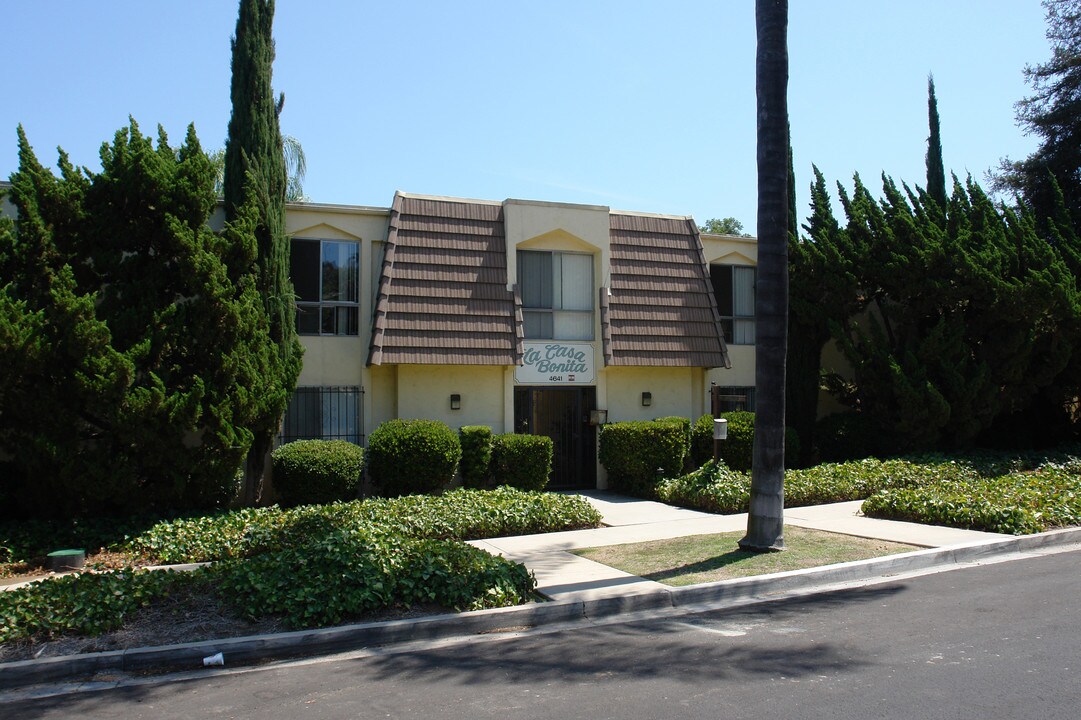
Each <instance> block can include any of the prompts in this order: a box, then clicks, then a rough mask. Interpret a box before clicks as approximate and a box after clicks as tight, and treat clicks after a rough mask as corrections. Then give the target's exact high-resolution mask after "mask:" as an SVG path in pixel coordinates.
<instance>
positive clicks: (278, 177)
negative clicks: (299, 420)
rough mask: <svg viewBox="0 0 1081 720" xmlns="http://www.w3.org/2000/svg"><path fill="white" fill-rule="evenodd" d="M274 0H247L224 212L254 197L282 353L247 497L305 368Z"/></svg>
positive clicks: (266, 298)
mask: <svg viewBox="0 0 1081 720" xmlns="http://www.w3.org/2000/svg"><path fill="white" fill-rule="evenodd" d="M273 22H274V0H241V2H240V11H239V14H238V17H237V23H236V34H235V35H234V37H233V42H232V49H233V59H232V71H233V77H232V88H231V96H232V102H233V114H232V117H230V119H229V134H228V137H227V138H226V141H225V183H224V184H225V188H224V189H225V214H226V219H227V220H230V221H232V220H234V219H236V218H237V217H238V216H240V215H241V214H242V212H243V211H242V208H243V207H244V206H245V204H246V203H248V202H253V203H254V204H255V206H256V209H257V214H258V220H257V223H256V240H257V247H258V264H259V283H258V287H259V291H260V293H261V294H262V296H263V304H264V309H265V311H266V314H267V318H268V320H269V323H270V335H271V338H272V340H273V341H274V342H275V343H276V344H277V346H278V353H277V355H276V356H275V357H274V358H273V361H272V362H271V363H270V365H269V366H268V367H266V368H265V369H264V371H265V372H266V373H267V374H268V375H267V377H268V378H270V379H272V382H271V383H270V384H271V386H272V389H271V391H270V392H268V394H267V395H266V397H264V398H263V400H264V403H263V412H262V413H261V415H260V417H259V420H258V422H257V423H256V425H255V426H254V427H252V428H251V430H252V433H253V434H254V436H255V437H254V440H253V442H252V446H251V450H250V451H249V454H248V461H247V464H246V467H245V482H244V496H243V500H244V502H245V503H247V504H252V503H254V502H255V501H256V500H257V499H258V497H259V491H260V487H261V481H262V476H263V472H264V468H265V464H266V454H267V452H268V451H269V450H270V448H271V446H272V445H273V442H274V436H275V435H276V433H277V431H278V427H279V425H280V423H281V418H282V415H283V414H284V413H285V408H286V406H287V404H288V402H289V396H290V395H291V393H292V391H293V389H294V388H295V386H296V380H297V376H298V375H299V374H300V356H301V353H302V350H301V347H300V342H299V341H298V340H297V336H296V325H295V323H296V308H295V305H294V296H293V286H292V283H291V282H290V281H289V238H288V237H287V236H286V234H285V197H286V188H287V185H288V181H287V177H286V169H285V158H284V154H283V147H282V135H281V129H280V127H279V125H278V116H279V114H280V113H281V110H282V106H283V105H284V103H285V96H284V95H281V96H279V98H278V99H277V100H275V98H274V91H273V89H272V87H271V72H272V65H273V63H274V39H273V35H272V26H273Z"/></svg>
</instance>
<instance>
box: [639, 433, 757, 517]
mask: <svg viewBox="0 0 1081 720" xmlns="http://www.w3.org/2000/svg"><path fill="white" fill-rule="evenodd" d="M710 420H712V418H710ZM750 496H751V478H750V477H748V476H747V475H744V474H743V473H740V472H736V471H734V470H730V469H729V468H728V467H727V466H726V465H725V464H724V463H723V462H719V463H717V462H713V461H712V460H708V461H706V463H705V464H703V465H702V467H700V468H698V469H697V470H692V471H691V472H689V473H687V474H686V475H682V476H680V477H678V478H665V479H664V480H662V481H661V482H660V483H659V484H658V486H657V498H658V499H659V500H662V501H663V502H666V503H671V504H673V505H681V506H683V507H690V508H695V509H696V510H705V511H706V512H714V513H737V512H747V507H748V504H749V502H750Z"/></svg>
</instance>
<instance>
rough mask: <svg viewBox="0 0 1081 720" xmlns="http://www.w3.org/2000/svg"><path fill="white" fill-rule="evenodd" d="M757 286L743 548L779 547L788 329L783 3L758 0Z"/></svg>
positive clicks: (785, 20) (785, 28)
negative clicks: (747, 504) (753, 398)
mask: <svg viewBox="0 0 1081 720" xmlns="http://www.w3.org/2000/svg"><path fill="white" fill-rule="evenodd" d="M755 26H756V31H757V36H758V51H757V61H756V71H755V76H756V85H757V91H758V287H757V294H756V302H755V306H756V309H757V319H756V323H757V324H756V331H755V332H756V360H755V385H756V388H757V389H756V391H755V392H756V397H757V401H756V403H757V408H756V413H755V433H754V450H753V460H752V474H751V499H750V512H749V513H748V516H747V534H746V536H744V537H743V539H741V540H740V541H739V546H740V548H742V549H745V550H752V551H759V552H761V551H767V550H779V549H782V548H784V401H785V352H786V346H787V334H786V333H787V326H788V199H789V195H788V157H789V151H788V101H787V92H788V1H787V0H757V2H756V4H755Z"/></svg>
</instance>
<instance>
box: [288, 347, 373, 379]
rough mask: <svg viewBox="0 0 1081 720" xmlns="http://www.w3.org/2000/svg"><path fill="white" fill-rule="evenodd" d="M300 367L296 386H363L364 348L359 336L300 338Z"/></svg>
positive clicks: (366, 348)
mask: <svg viewBox="0 0 1081 720" xmlns="http://www.w3.org/2000/svg"><path fill="white" fill-rule="evenodd" d="M300 344H301V345H303V346H304V365H303V366H302V367H301V369H300V379H299V380H298V381H297V385H364V376H365V372H364V370H365V368H364V362H365V360H366V359H367V355H368V346H367V345H366V344H365V342H364V341H363V340H362V339H361V338H360V337H346V336H342V337H329V336H327V337H319V336H314V335H301V336H300Z"/></svg>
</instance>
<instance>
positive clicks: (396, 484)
mask: <svg viewBox="0 0 1081 720" xmlns="http://www.w3.org/2000/svg"><path fill="white" fill-rule="evenodd" d="M461 458H462V446H461V444H460V443H459V442H458V434H457V433H455V432H454V431H453V430H451V429H450V427H448V426H447V424H446V423H443V422H439V421H438V420H388V421H387V422H385V423H383V424H382V425H380V426H379V427H377V428H376V429H375V431H374V432H372V434H371V437H369V438H368V475H369V478H370V480H371V482H372V485H373V486H374V487H375V488H376V490H377V491H378V492H379V493H380V494H382V495H388V496H395V495H411V494H413V493H435V492H442V491H443V490H446V489H447V488H449V487H450V485H451V482H453V480H454V475H455V473H456V472H457V470H458V461H459V460H461Z"/></svg>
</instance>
